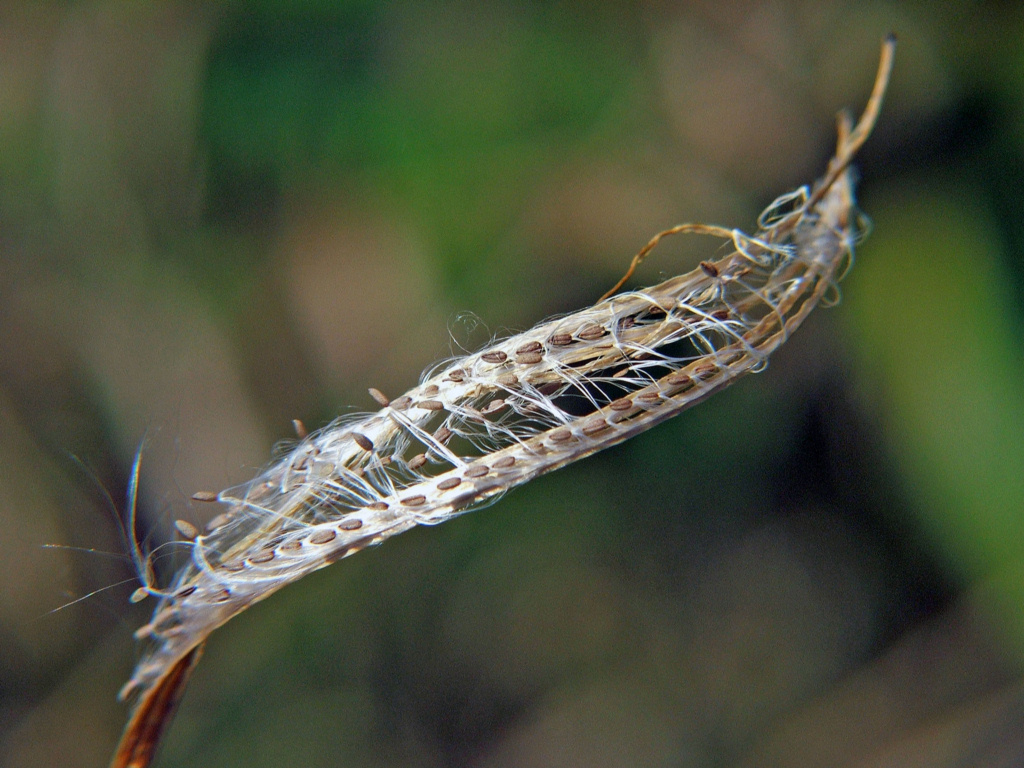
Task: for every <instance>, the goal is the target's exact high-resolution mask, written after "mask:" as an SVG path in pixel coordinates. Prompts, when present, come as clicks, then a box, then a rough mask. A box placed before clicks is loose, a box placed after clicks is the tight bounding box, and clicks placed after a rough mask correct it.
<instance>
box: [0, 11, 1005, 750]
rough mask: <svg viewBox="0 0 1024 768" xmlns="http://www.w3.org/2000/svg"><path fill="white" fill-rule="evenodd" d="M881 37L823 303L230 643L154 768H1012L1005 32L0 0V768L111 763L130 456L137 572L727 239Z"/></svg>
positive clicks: (956, 22) (900, 18)
mask: <svg viewBox="0 0 1024 768" xmlns="http://www.w3.org/2000/svg"><path fill="white" fill-rule="evenodd" d="M890 30H894V31H896V32H897V33H898V34H899V36H900V49H899V52H898V54H897V62H896V70H895V76H894V80H893V83H892V89H891V91H890V94H889V97H888V100H887V103H886V106H885V110H884V112H883V115H882V119H881V122H880V124H879V126H878V129H877V131H876V133H875V136H874V137H873V138H872V140H871V141H870V143H869V144H868V145H867V146H866V147H865V149H864V151H863V153H862V157H861V158H860V160H859V162H858V165H859V168H860V171H861V176H862V179H863V181H862V184H861V194H860V200H861V205H862V207H863V208H864V210H865V211H866V213H867V214H868V215H869V216H870V217H871V218H872V219H873V221H874V233H873V234H872V236H871V237H870V239H869V240H867V241H866V242H865V243H864V245H863V247H861V248H860V250H859V252H858V255H857V264H856V265H855V267H854V269H853V271H852V272H851V274H850V276H849V278H848V279H847V280H846V281H845V282H844V284H843V294H844V295H843V301H842V303H841V304H840V305H839V307H838V308H835V309H831V310H820V311H819V312H817V313H816V314H815V315H813V316H812V317H811V319H810V320H809V321H808V322H807V324H806V325H805V327H804V328H803V329H801V331H800V333H799V334H797V335H796V336H795V337H794V338H793V340H792V341H791V342H790V343H789V344H787V346H786V347H784V348H783V349H782V350H781V351H780V352H779V353H778V354H777V356H776V357H775V358H774V359H773V362H772V364H771V366H770V368H769V369H768V371H767V372H766V373H764V374H761V375H759V376H756V377H750V378H748V379H746V380H744V381H743V382H741V383H739V384H737V385H736V386H735V387H732V388H731V389H729V390H728V391H726V392H724V393H722V394H721V395H719V396H717V397H715V398H713V399H712V400H710V401H709V402H707V403H706V404H703V405H701V406H700V407H699V408H697V409H695V410H693V411H692V412H688V413H686V414H684V415H683V416H681V417H680V418H678V419H675V420H673V421H672V422H671V423H668V424H666V425H663V426H661V427H659V428H658V429H656V430H654V431H653V432H651V433H648V434H646V435H644V436H641V437H639V438H637V439H635V440H633V441H631V442H629V443H627V444H625V445H623V446H620V447H618V448H615V449H613V450H610V451H608V452H606V453H604V454H601V455H598V456H595V457H593V458H590V459H587V460H586V461H584V462H581V463H580V464H578V465H576V466H574V467H571V468H569V469H567V470H565V471H562V472H559V473H556V474H555V475H552V476H550V477H546V478H543V479H541V480H538V481H536V482H534V483H532V484H530V485H528V486H527V487H525V488H523V489H521V490H519V491H516V492H514V493H512V494H511V495H509V496H508V497H507V498H505V499H503V500H501V501H500V502H498V503H497V504H495V505H494V506H493V507H491V508H489V509H487V510H484V511H480V512H477V513H474V514H472V515H467V516H464V517H462V518H460V519H458V520H457V521H454V522H451V523H449V524H446V525H443V526H440V527H438V528H424V529H418V530H415V531H412V532H410V533H407V534H405V535H403V536H401V537H399V538H398V539H396V540H394V541H391V542H388V543H387V544H385V545H384V546H383V547H380V548H378V549H375V550H371V551H368V552H364V553H362V554H360V555H358V556H357V557H355V558H353V559H351V560H346V561H344V562H343V563H340V564H338V565H336V566H334V567H332V568H329V569H326V570H324V571H321V572H319V573H317V574H315V575H313V576H311V577H309V578H306V579H304V580H303V581H302V582H300V583H298V584H296V585H294V586H291V587H289V588H288V589H286V590H284V591H283V592H281V593H280V594H278V595H276V596H274V598H273V599H271V600H269V601H267V602H266V603H264V604H261V605H259V606H257V607H255V608H253V609H252V610H250V611H249V612H248V613H246V614H243V615H242V616H241V617H239V618H238V619H237V620H235V621H232V622H231V623H230V624H229V625H228V626H226V627H225V628H224V629H222V630H220V631H218V632H217V633H216V634H214V636H213V638H212V641H211V642H210V644H209V647H208V651H207V654H206V658H205V659H204V661H203V662H202V664H201V665H200V666H199V667H198V670H197V673H196V675H195V677H194V678H193V682H192V685H191V687H190V690H189V692H188V695H187V696H186V698H185V700H184V703H183V705H182V707H181V710H180V712H179V715H178V718H177V720H176V721H175V723H174V725H173V727H172V729H171V731H170V733H169V736H168V739H167V743H166V745H165V748H164V750H163V752H162V753H161V755H160V757H159V759H158V761H157V765H158V766H162V767H163V768H172V767H173V766H199V765H209V766H214V765H215V766H225V767H227V766H240V767H244V768H258V767H262V766H268V767H269V766H274V767H275V768H279V767H280V766H310V768H316V767H318V766H325V767H326V766H345V768H360V767H362V766H367V767H369V766H374V767H383V766H396V767H397V766H425V767H427V768H435V767H437V768H441V767H446V766H453V767H454V766H474V767H480V768H519V767H520V766H522V767H523V768H526V767H533V766H588V768H604V767H605V766H608V767H611V766H666V767H667V766H673V767H679V768H690V767H693V768H703V767H710V766H729V767H732V766H735V767H736V768H740V767H750V768H753V767H754V766H779V767H780V768H781V767H782V766H786V767H787V768H799V767H802V766H851V767H853V766H858V767H861V766H863V767H867V766H1013V765H1021V764H1024V686H1022V685H1021V670H1022V668H1024V667H1022V660H1024V385H1022V381H1024V378H1022V372H1024V361H1022V354H1021V352H1022V330H1024V323H1022V317H1021V307H1022V304H1024V260H1022V253H1024V223H1022V222H1024V173H1022V168H1024V128H1022V126H1024V8H1022V7H1021V5H1020V4H1017V3H1013V2H964V1H954V2H943V3H924V2H908V3H901V4H898V5H897V4H895V3H883V2H868V3H861V2H856V3H855V2H843V0H831V1H828V2H820V1H818V0H806V1H804V2H800V1H798V0H794V1H793V2H785V1H779V2H764V3H748V2H738V1H737V2H728V1H726V2H720V1H717V0H716V1H715V2H712V1H711V0H707V1H706V2H692V3H672V2H667V1H661V2H659V1H658V0H653V1H651V2H641V1H639V0H638V1H637V2H611V1H608V2H584V1H583V0H579V1H578V2H556V1H554V0H550V1H546V2H542V1H540V0H536V1H534V2H527V1H525V0H524V1H523V2H514V3H507V2H494V1H493V0H475V1H474V2H444V3H442V2H425V1H424V0H420V1H418V2H413V1H411V0H410V1H409V2H394V3H381V2H370V1H369V0H367V1H360V0H352V1H351V2H342V1H338V2H326V1H324V2H317V1H316V0H306V1H299V0H296V1H295V2H286V1H285V0H280V1H279V2H272V1H271V0H267V1H266V2H249V3H242V2H232V1H231V0H221V1H220V2H163V3H158V2H124V1H123V0H121V1H118V2H113V1H111V2H56V1H54V2H34V3H30V2H13V1H11V0H8V1H7V2H4V3H3V5H2V6H0V532H2V535H0V764H2V765H4V766H12V767H14V766H18V767H19V768H20V767H22V766H24V767H35V766H39V767H40V768H42V767H44V766H45V767H47V768H49V767H51V766H58V765H59V766H102V765H104V764H105V763H106V761H107V760H108V759H109V757H110V754H111V753H112V750H113V748H114V744H115V742H116V740H117V737H118V735H119V732H120V729H121V727H122V725H123V723H124V720H125V718H126V714H127V712H126V709H125V708H124V707H122V706H121V705H119V704H117V702H116V701H115V695H116V692H117V690H118V689H119V687H120V686H121V685H122V683H123V682H124V681H125V680H126V679H127V677H128V675H129V673H130V670H131V667H132V664H133V661H134V658H135V653H136V651H135V649H134V643H133V640H132V631H133V630H134V629H135V628H136V627H138V626H139V625H140V624H142V623H143V622H144V621H145V619H146V616H147V612H148V608H149V606H147V605H146V604H142V605H138V606H134V607H131V606H129V603H128V595H129V594H130V593H131V592H132V590H133V589H134V588H135V587H136V586H137V582H135V581H134V578H133V571H132V568H131V566H130V564H129V563H128V562H127V560H126V559H125V558H124V556H123V553H124V543H123V538H122V534H121V523H120V522H119V519H118V515H120V514H123V511H124V498H125V491H126V486H127V478H128V473H129V471H130V467H131V462H132V458H133V455H134V452H135V450H136V448H137V447H138V446H139V445H140V443H141V442H142V441H143V438H145V440H146V451H145V455H144V459H143V463H142V478H143V479H142V497H141V502H140V516H141V518H140V523H139V534H140V536H142V537H144V538H146V539H147V540H148V541H149V542H151V543H153V544H158V543H160V542H162V541H166V540H167V539H168V538H169V537H170V525H171V523H172V521H173V520H174V519H175V518H179V517H181V518H185V519H188V520H191V521H193V522H195V523H197V524H201V523H202V522H203V521H204V520H205V519H206V517H208V516H210V515H212V514H213V511H212V510H210V509H209V507H206V508H199V506H197V505H196V504H195V503H193V502H192V501H191V500H190V496H191V494H192V493H193V492H195V491H197V490H217V489H219V488H222V487H225V486H227V485H230V484H233V483H237V482H242V481H244V480H246V479H248V478H249V477H250V476H252V474H253V473H255V472H256V471H257V470H258V469H259V468H260V467H261V466H262V465H264V464H265V463H266V462H267V461H268V460H269V458H270V456H271V455H272V447H273V445H274V444H275V443H276V442H277V441H279V440H281V439H284V438H287V437H288V436H289V431H290V422H291V419H293V418H299V419H302V420H303V421H304V422H305V423H306V424H307V425H309V426H310V427H317V426H322V425H324V424H326V423H327V422H329V421H330V420H331V419H332V418H333V417H335V416H337V415H339V414H342V413H345V412H347V411H348V410H349V409H351V408H355V409H357V410H365V409H370V408H371V407H374V406H373V402H372V401H371V400H370V398H369V396H368V395H367V394H366V388H367V387H368V386H375V387H378V388H380V389H382V390H384V391H385V392H388V393H391V394H392V395H395V394H398V393H399V392H401V391H403V390H404V389H405V388H407V387H409V386H411V385H412V384H414V383H415V382H416V380H417V377H418V375H419V373H420V371H421V370H422V368H423V367H424V366H425V365H428V364H429V363H431V362H432V361H435V360H437V359H439V358H442V357H446V356H448V355H451V354H454V353H457V352H458V351H459V349H460V348H467V349H471V348H475V347H477V346H479V345H480V344H481V343H483V342H484V341H485V340H486V339H487V338H489V337H490V336H491V335H493V334H501V333H504V332H507V331H509V330H517V329H524V328H527V327H529V326H531V325H533V324H534V323H535V322H537V321H539V320H541V319H543V318H545V317H546V316H548V315H551V314H553V313H558V312H566V311H571V310H573V309H576V308H579V307H580V306H583V305H586V304H587V303H590V302H592V301H593V300H594V299H595V298H596V297H597V296H599V295H600V294H601V293H603V292H604V291H605V290H606V289H607V288H608V287H609V286H610V285H611V284H612V283H614V281H615V280H616V279H617V278H618V277H619V276H620V275H621V274H622V272H623V271H624V269H625V267H626V265H627V263H628V261H629V258H630V257H631V256H632V254H633V253H634V252H635V251H636V250H637V249H638V248H639V247H640V246H641V245H642V244H643V243H645V242H646V241H647V239H648V238H649V237H650V236H651V235H652V234H654V233H655V232H656V231H658V230H660V229H663V228H665V227H668V226H671V225H673V224H676V223H679V222H681V221H708V222H713V223H718V224H723V225H726V226H730V227H731V226H737V227H741V228H744V229H746V230H748V231H749V230H750V229H751V228H752V227H753V226H754V221H755V218H756V215H757V213H758V212H759V211H760V209H761V208H762V207H763V206H765V205H766V204H767V203H768V202H770V201H771V200H772V199H773V198H774V197H775V196H776V195H778V194H781V193H783V192H786V191H788V190H790V189H792V188H794V187H796V186H799V185H800V184H803V183H807V182H810V181H812V180H813V179H814V178H815V177H816V176H818V175H819V174H820V173H821V171H822V169H823V167H824V164H825V162H826V160H827V158H828V156H829V154H830V151H831V147H832V144H833V141H834V115H835V113H836V111H837V110H838V109H839V108H841V107H843V106H849V107H851V108H852V109H854V110H857V111H859V110H860V109H861V107H862V106H863V104H864V100H865V98H866V96H867V93H868V90H869V88H870V85H871V80H872V77H873V74H874V70H875V67H876V62H877V56H878V49H879V44H880V41H881V38H882V36H883V35H884V34H885V33H886V32H888V31H890ZM715 248H716V244H715V243H714V242H712V241H709V240H706V239H695V240H692V241H687V240H683V241H679V242H668V243H666V245H665V246H663V247H662V248H661V249H660V250H659V251H657V252H656V253H655V255H654V256H653V257H652V258H651V259H650V260H649V261H648V262H647V263H646V264H645V265H644V267H643V269H642V270H641V274H640V275H639V276H638V278H637V281H638V284H642V283H651V282H655V281H657V280H659V279H661V278H662V277H664V276H667V275H672V274H677V273H680V272H683V271H686V270H689V269H692V268H693V267H694V266H695V264H696V262H697V260H699V259H701V258H706V257H708V256H709V255H711V254H713V253H714V252H715ZM48 545H59V546H48ZM90 594H91V596H90V597H88V598H87V599H84V600H81V601H79V602H74V603H72V601H75V600H78V599H79V598H82V597H84V596H86V595H90ZM65 604H68V605H67V607H65V608H63V609H62V610H59V611H56V612H53V611H54V609H57V608H59V607H60V606H62V605H65Z"/></svg>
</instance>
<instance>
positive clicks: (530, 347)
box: [516, 341, 544, 355]
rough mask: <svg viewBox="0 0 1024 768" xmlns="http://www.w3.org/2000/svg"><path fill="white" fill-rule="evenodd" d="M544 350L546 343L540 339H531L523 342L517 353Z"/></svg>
mask: <svg viewBox="0 0 1024 768" xmlns="http://www.w3.org/2000/svg"><path fill="white" fill-rule="evenodd" d="M543 350H544V345H543V344H541V343H540V342H539V341H530V342H527V343H526V344H523V346H521V347H520V348H519V349H517V350H516V354H517V355H523V354H526V353H527V352H541V351H543Z"/></svg>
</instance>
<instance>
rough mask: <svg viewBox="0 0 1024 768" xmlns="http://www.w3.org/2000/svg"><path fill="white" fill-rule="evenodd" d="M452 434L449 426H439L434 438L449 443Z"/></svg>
mask: <svg viewBox="0 0 1024 768" xmlns="http://www.w3.org/2000/svg"><path fill="white" fill-rule="evenodd" d="M451 436H452V431H451V430H450V429H448V427H438V428H437V431H436V432H434V439H435V440H437V442H439V443H447V442H448V440H449V439H450V438H451Z"/></svg>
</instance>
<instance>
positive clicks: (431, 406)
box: [416, 400, 444, 411]
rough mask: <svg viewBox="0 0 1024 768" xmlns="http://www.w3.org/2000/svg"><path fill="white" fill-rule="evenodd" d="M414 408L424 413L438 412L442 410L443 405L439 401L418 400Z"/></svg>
mask: <svg viewBox="0 0 1024 768" xmlns="http://www.w3.org/2000/svg"><path fill="white" fill-rule="evenodd" d="M416 407H417V408H422V409H423V410H425V411H440V410H442V409H443V408H444V403H442V402H441V401H440V400H420V401H419V402H418V403H416Z"/></svg>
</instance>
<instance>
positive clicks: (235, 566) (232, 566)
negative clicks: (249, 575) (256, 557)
mask: <svg viewBox="0 0 1024 768" xmlns="http://www.w3.org/2000/svg"><path fill="white" fill-rule="evenodd" d="M220 567H221V568H222V569H223V570H225V571H229V572H230V573H238V572H239V571H243V570H245V563H243V562H242V561H241V560H233V561H231V562H230V563H221V566H220Z"/></svg>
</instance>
